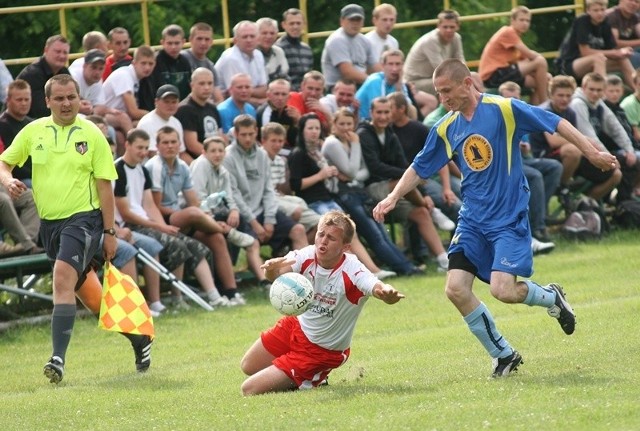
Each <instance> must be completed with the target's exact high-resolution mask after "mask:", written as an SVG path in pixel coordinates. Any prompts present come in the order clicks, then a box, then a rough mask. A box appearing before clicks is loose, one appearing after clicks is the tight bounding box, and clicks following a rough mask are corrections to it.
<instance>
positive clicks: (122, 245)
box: [97, 232, 162, 269]
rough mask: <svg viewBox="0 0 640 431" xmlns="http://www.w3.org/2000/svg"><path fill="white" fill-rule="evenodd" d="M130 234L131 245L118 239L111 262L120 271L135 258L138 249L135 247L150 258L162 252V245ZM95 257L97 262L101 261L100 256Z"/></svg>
mask: <svg viewBox="0 0 640 431" xmlns="http://www.w3.org/2000/svg"><path fill="white" fill-rule="evenodd" d="M131 233H132V235H133V244H131V243H129V242H127V241H125V240H123V239H120V238H118V248H116V255H115V256H114V257H113V261H112V262H111V263H113V266H115V267H116V268H118V269H122V267H123V266H125V265H126V264H127V262H129V261H130V260H131V259H134V258H135V257H136V254H138V249H137V248H136V247H138V248H141V249H143V250H144V251H146V252H147V253H149V254H150V255H151V256H157V255H158V253H160V251H161V250H162V244H160V243H159V242H158V241H156V240H155V239H153V238H151V237H149V236H146V235H143V234H141V233H139V232H131ZM103 238H104V237H103ZM100 244H101V245H102V241H100ZM134 245H135V247H134ZM97 257H99V258H100V259H99V260H100V261H102V255H101V254H100V255H99V256H97Z"/></svg>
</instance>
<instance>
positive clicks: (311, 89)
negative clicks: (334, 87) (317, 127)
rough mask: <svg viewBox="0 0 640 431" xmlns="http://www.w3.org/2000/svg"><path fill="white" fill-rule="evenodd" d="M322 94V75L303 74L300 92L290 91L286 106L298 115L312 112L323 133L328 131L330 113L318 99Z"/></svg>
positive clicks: (312, 72) (313, 73) (314, 71)
mask: <svg viewBox="0 0 640 431" xmlns="http://www.w3.org/2000/svg"><path fill="white" fill-rule="evenodd" d="M323 93H324V75H322V73H320V72H318V71H317V70H312V71H310V72H307V73H305V74H304V78H302V84H300V91H299V92H296V91H292V92H291V94H290V95H289V101H288V102H287V105H288V106H293V107H294V108H296V109H297V110H298V111H299V112H300V115H304V114H307V113H309V112H313V113H315V114H316V115H318V118H320V122H321V123H322V128H323V130H324V131H325V132H327V131H328V130H329V120H330V119H331V113H330V112H329V111H328V110H327V108H325V107H324V106H323V105H322V104H321V103H320V98H321V97H322V96H323Z"/></svg>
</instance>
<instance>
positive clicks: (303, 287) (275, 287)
mask: <svg viewBox="0 0 640 431" xmlns="http://www.w3.org/2000/svg"><path fill="white" fill-rule="evenodd" d="M269 299H270V300H271V305H273V308H275V309H276V310H278V312H280V313H281V314H284V315H285V316H298V315H300V314H302V313H304V312H305V311H307V308H309V306H310V305H311V300H312V299H313V286H312V285H311V282H310V281H309V280H308V279H307V278H306V277H305V276H304V275H302V274H298V273H296V272H288V273H286V274H282V275H281V276H280V277H278V278H276V279H275V281H274V282H273V283H271V290H270V291H269Z"/></svg>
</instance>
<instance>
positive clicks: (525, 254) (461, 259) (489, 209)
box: [373, 59, 616, 377]
mask: <svg viewBox="0 0 640 431" xmlns="http://www.w3.org/2000/svg"><path fill="white" fill-rule="evenodd" d="M434 85H435V88H436V89H437V91H438V93H439V94H440V99H441V101H442V103H443V104H444V105H445V107H446V108H447V109H448V111H450V112H449V113H448V114H446V115H445V116H444V117H443V118H442V119H440V121H438V122H437V123H436V124H435V125H434V127H433V128H432V129H431V131H430V132H429V136H428V138H427V142H426V143H425V146H424V148H423V149H422V151H420V153H418V155H417V156H416V158H415V160H414V161H413V163H412V164H411V166H410V167H409V168H408V169H407V171H406V172H405V173H404V175H403V176H402V178H401V179H400V181H399V182H398V184H397V185H396V187H395V188H394V189H393V191H392V192H391V193H390V194H389V195H388V196H387V197H386V198H385V199H383V200H382V201H381V202H380V203H379V204H378V205H377V206H376V208H375V209H374V211H373V214H374V217H375V218H376V219H377V220H382V219H383V218H384V215H385V214H386V213H388V212H389V211H391V210H392V209H393V208H394V207H395V205H396V203H397V202H398V200H399V199H400V198H401V197H402V196H404V195H405V194H406V193H407V192H408V191H409V190H411V189H413V188H414V187H415V186H416V185H417V184H418V183H419V181H420V179H421V178H429V177H431V176H432V175H433V174H434V173H436V172H437V171H438V169H440V168H441V167H442V166H444V165H445V164H446V163H448V162H449V160H453V161H454V163H455V164H456V165H457V166H458V168H459V169H460V171H461V172H462V178H463V180H462V208H461V209H460V216H459V219H458V226H457V228H456V231H455V233H454V235H453V238H452V240H451V246H450V247H449V274H448V277H447V283H446V293H447V296H448V298H449V299H450V300H451V302H453V304H454V305H455V306H456V308H457V309H458V311H459V312H460V314H461V315H462V316H463V318H464V320H465V322H466V323H467V325H468V326H469V330H470V331H471V332H472V333H473V334H474V335H475V336H476V337H477V338H478V340H479V341H480V343H481V344H482V345H483V347H484V348H485V349H486V351H487V352H488V353H489V355H490V356H491V357H492V358H493V374H492V377H500V376H506V375H508V374H510V373H511V372H512V371H515V370H516V369H517V368H518V366H519V365H520V364H521V363H522V357H521V356H520V354H519V353H518V352H517V351H516V350H515V349H513V348H512V347H511V345H510V344H509V343H508V342H507V340H506V339H505V338H504V337H503V336H502V335H501V334H500V332H499V331H498V330H497V329H496V325H495V322H494V320H493V317H492V316H491V313H490V312H489V309H488V308H487V307H486V306H485V305H484V303H482V302H480V300H479V299H478V298H477V297H476V295H475V294H474V293H473V291H472V287H473V281H474V279H475V277H478V278H479V279H481V280H482V281H484V282H485V283H489V284H490V286H491V289H490V291H491V294H492V295H493V296H494V297H496V298H497V299H498V300H500V301H502V302H505V303H524V304H527V305H529V306H534V305H537V306H542V307H545V308H547V309H548V313H549V315H551V316H552V317H555V318H557V319H558V322H559V323H560V326H561V327H562V329H563V331H564V332H565V333H566V334H572V333H573V331H574V329H575V315H574V313H573V310H572V308H571V306H570V305H569V303H568V302H567V301H566V300H565V298H564V293H563V291H562V288H561V287H560V286H559V285H558V284H555V283H551V284H549V285H547V286H544V287H543V286H541V285H539V284H537V283H535V282H533V281H531V280H525V281H518V280H517V277H518V276H521V277H530V276H531V274H532V273H533V257H532V252H531V230H530V227H529V221H528V217H527V205H528V202H529V188H528V184H527V180H526V178H525V176H524V174H523V172H522V160H521V155H520V149H519V143H520V139H521V138H522V136H523V135H524V134H526V133H531V132H535V131H546V132H549V133H553V132H555V131H557V132H558V133H559V134H560V135H562V136H563V137H564V138H566V139H567V140H569V141H571V142H572V143H573V144H574V145H576V146H577V147H578V148H579V149H580V150H581V151H582V152H583V154H584V155H585V156H586V157H587V158H588V159H589V160H590V161H591V162H592V163H593V164H594V165H596V167H598V168H599V169H601V170H605V171H606V170H610V169H612V168H614V167H615V166H616V159H615V156H613V155H612V154H609V153H608V152H599V151H597V150H596V149H595V148H594V147H593V146H592V145H591V144H590V142H589V141H588V140H587V139H586V138H585V137H584V136H583V135H581V134H580V133H579V132H578V131H577V130H576V129H575V128H574V127H573V126H571V124H570V123H569V122H568V121H566V120H564V119H561V118H560V117H558V116H557V115H555V114H552V113H550V112H548V111H544V110H541V109H539V108H536V107H533V106H530V105H527V104H526V103H524V102H522V101H519V100H514V99H504V98H501V97H498V96H491V95H488V94H483V93H480V92H478V91H477V90H476V88H475V87H474V85H473V80H472V78H471V72H470V71H469V69H468V68H467V66H466V65H465V64H464V63H463V62H461V61H460V60H456V59H449V60H445V61H444V62H442V63H441V64H440V65H439V66H438V67H437V68H436V70H435V72H434Z"/></svg>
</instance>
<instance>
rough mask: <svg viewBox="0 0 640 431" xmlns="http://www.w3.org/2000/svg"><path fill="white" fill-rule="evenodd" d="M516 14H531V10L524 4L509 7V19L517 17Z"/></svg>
mask: <svg viewBox="0 0 640 431" xmlns="http://www.w3.org/2000/svg"><path fill="white" fill-rule="evenodd" d="M518 15H531V10H530V9H529V8H528V7H526V6H516V7H514V8H513V9H511V20H514V19H516V18H518Z"/></svg>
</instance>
